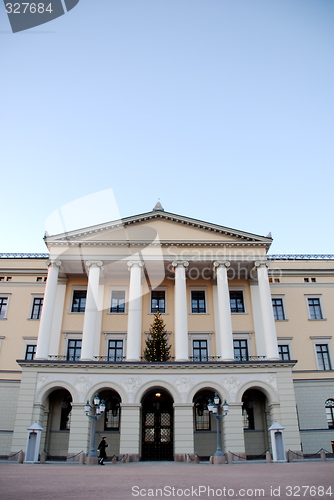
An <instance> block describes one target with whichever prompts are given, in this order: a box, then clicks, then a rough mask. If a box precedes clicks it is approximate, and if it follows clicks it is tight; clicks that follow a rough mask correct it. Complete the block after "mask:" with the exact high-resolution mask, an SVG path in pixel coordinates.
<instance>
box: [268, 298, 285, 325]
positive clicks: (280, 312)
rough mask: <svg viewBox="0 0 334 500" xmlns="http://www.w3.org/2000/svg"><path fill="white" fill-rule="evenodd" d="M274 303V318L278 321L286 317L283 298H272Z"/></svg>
mask: <svg viewBox="0 0 334 500" xmlns="http://www.w3.org/2000/svg"><path fill="white" fill-rule="evenodd" d="M271 301H272V304H273V311H274V318H275V320H276V321H282V320H284V319H285V316H284V309H283V299H271Z"/></svg>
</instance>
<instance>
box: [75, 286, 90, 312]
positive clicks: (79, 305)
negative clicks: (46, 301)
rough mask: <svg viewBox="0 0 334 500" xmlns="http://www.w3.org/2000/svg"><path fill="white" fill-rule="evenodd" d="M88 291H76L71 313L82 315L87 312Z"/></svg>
mask: <svg viewBox="0 0 334 500" xmlns="http://www.w3.org/2000/svg"><path fill="white" fill-rule="evenodd" d="M86 295H87V291H86V290H74V292H73V301H72V309H71V312H75V313H82V312H85V307H86Z"/></svg>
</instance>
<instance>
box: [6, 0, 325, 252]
mask: <svg viewBox="0 0 334 500" xmlns="http://www.w3.org/2000/svg"><path fill="white" fill-rule="evenodd" d="M333 26H334V1H333V0H80V2H79V4H78V5H77V6H76V7H75V8H74V9H73V10H72V11H70V12H69V13H67V14H66V15H64V16H62V17H60V18H58V19H56V20H54V21H52V22H50V23H48V24H45V25H43V26H40V27H38V28H35V29H31V30H28V31H25V32H21V33H16V34H12V33H11V31H10V25H9V21H8V19H7V17H6V13H5V8H4V5H3V3H1V4H0V65H1V66H0V67H1V87H2V92H1V95H2V99H1V109H0V126H1V131H0V141H1V199H2V231H1V242H0V252H9V251H10V252H33V251H45V249H46V247H45V246H44V243H43V240H42V238H43V234H44V230H45V221H46V219H47V218H48V216H49V215H50V214H51V213H52V212H54V211H55V210H58V209H60V207H62V206H63V205H64V204H67V203H69V202H72V201H73V200H76V199H77V198H81V197H83V196H86V195H90V194H92V193H95V192H99V191H102V190H109V192H110V193H111V194H112V193H113V195H114V197H115V200H116V206H117V208H118V211H119V214H120V216H121V217H126V216H130V215H134V214H138V213H143V212H147V211H150V210H151V209H152V208H153V206H154V205H155V203H156V201H157V199H158V198H160V200H161V203H162V205H163V206H164V208H165V210H166V211H169V212H173V213H177V214H180V215H185V216H188V217H192V218H198V219H201V220H205V221H208V222H212V223H217V224H221V225H224V226H228V227H232V228H236V229H240V230H243V231H249V232H253V233H257V234H262V235H266V234H267V233H268V232H269V231H271V232H272V234H273V238H274V243H273V245H272V248H271V251H270V253H334V236H333V224H332V215H333V183H334V182H333V181H334V174H333V171H334V168H333V167H334V145H333V144H334V141H333V137H334V101H333V89H334V29H333ZM104 194H105V193H104ZM100 205H102V206H101V207H100V208H98V207H97V209H96V215H95V214H94V216H96V220H95V221H94V220H92V217H90V218H89V223H94V222H95V223H99V222H106V221H108V220H111V219H113V218H114V216H115V203H114V202H113V200H112V196H111V200H110V204H109V203H108V199H106V202H105V204H104V205H103V204H100ZM81 206H82V205H81ZM91 208H92V207H91V204H90V203H87V204H86V205H85V206H84V208H81V214H78V218H77V223H78V227H80V226H82V225H84V224H83V223H82V221H83V220H86V219H85V215H86V214H85V211H87V220H88V215H89V214H88V212H89V211H90V210H91ZM71 224H72V226H71V227H68V229H73V225H74V226H75V225H76V220H75V219H74V220H73V221H72V222H71Z"/></svg>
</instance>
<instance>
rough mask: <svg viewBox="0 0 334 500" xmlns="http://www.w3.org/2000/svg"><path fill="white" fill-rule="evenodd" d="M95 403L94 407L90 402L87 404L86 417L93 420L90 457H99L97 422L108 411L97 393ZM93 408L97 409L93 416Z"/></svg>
mask: <svg viewBox="0 0 334 500" xmlns="http://www.w3.org/2000/svg"><path fill="white" fill-rule="evenodd" d="M93 401H94V406H91V405H90V404H89V401H87V403H86V404H85V413H86V417H88V418H91V419H93V432H92V444H91V450H90V452H89V453H88V456H89V457H97V453H96V451H95V434H96V421H97V420H98V419H99V418H101V417H102V415H103V414H104V411H105V409H106V405H105V404H104V401H103V400H102V401H100V398H99V395H98V394H97V393H96V394H95V396H94V400H93ZM93 408H95V414H94V415H91V414H90V412H91V410H92V409H93Z"/></svg>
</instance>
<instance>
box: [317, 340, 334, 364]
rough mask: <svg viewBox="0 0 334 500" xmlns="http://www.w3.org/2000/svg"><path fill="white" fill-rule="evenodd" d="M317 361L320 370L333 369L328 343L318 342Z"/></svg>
mask: <svg viewBox="0 0 334 500" xmlns="http://www.w3.org/2000/svg"><path fill="white" fill-rule="evenodd" d="M315 347H316V353H317V362H318V368H319V370H331V369H332V365H331V360H330V357H329V348H328V344H316V345H315Z"/></svg>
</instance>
